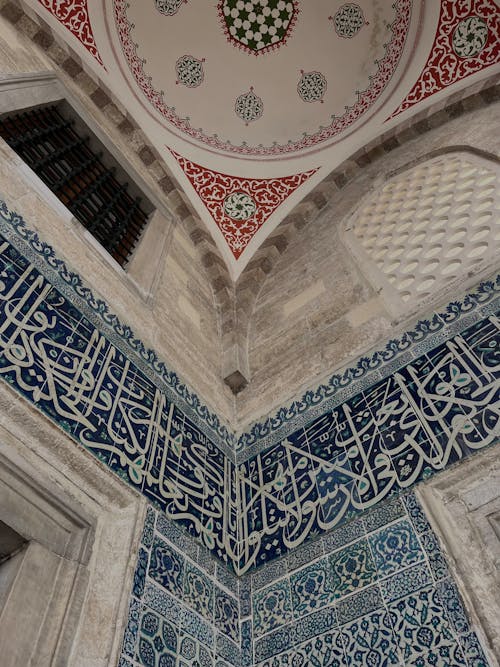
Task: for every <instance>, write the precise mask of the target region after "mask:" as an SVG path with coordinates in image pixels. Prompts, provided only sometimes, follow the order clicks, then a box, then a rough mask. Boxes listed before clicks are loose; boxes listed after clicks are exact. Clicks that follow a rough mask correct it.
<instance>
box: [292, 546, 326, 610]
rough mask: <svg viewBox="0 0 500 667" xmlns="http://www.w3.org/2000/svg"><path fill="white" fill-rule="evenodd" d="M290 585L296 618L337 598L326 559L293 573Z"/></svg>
mask: <svg viewBox="0 0 500 667" xmlns="http://www.w3.org/2000/svg"><path fill="white" fill-rule="evenodd" d="M290 586H291V591H292V605H293V614H294V616H295V617H296V618H299V617H300V616H304V615H305V614H308V613H309V612H311V611H314V610H316V609H319V608H320V607H324V606H325V605H330V604H332V602H333V601H334V599H335V589H334V582H333V579H332V576H331V570H330V568H329V566H328V562H327V561H326V560H325V559H323V560H321V561H319V562H318V563H315V564H314V565H309V566H308V567H305V568H302V569H301V570H299V571H298V572H296V573H295V574H292V576H291V577H290Z"/></svg>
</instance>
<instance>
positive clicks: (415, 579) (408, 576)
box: [380, 561, 432, 602]
mask: <svg viewBox="0 0 500 667" xmlns="http://www.w3.org/2000/svg"><path fill="white" fill-rule="evenodd" d="M431 583H432V577H431V573H430V570H429V566H428V565H427V563H426V562H425V561H424V562H423V563H418V564H417V565H413V566H412V567H408V568H406V570H402V571H401V572H396V573H395V574H392V575H391V576H389V577H386V578H385V579H383V580H382V581H381V582H380V590H381V591H382V595H383V596H384V600H385V601H386V602H394V600H398V599H399V598H403V597H405V596H406V595H409V594H410V593H415V592H416V591H418V590H420V589H421V588H424V587H425V586H428V585H429V584H431Z"/></svg>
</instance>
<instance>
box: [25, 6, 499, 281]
mask: <svg viewBox="0 0 500 667" xmlns="http://www.w3.org/2000/svg"><path fill="white" fill-rule="evenodd" d="M30 4H31V5H32V7H33V8H34V9H35V10H37V11H39V12H44V15H43V18H44V19H45V20H49V21H50V19H47V16H46V14H47V12H50V13H51V14H52V17H51V19H52V21H53V22H54V27H55V29H56V30H57V31H58V33H59V35H61V36H63V37H64V38H65V39H67V41H68V43H69V45H70V46H71V47H73V48H74V49H75V50H77V51H78V54H79V55H80V57H81V58H82V60H83V61H84V62H85V63H86V64H87V65H88V66H90V67H91V68H92V69H93V70H94V71H95V72H96V74H98V76H99V77H100V79H101V81H102V82H103V83H104V84H105V85H106V86H107V87H108V88H109V89H110V90H111V91H112V92H113V93H114V95H115V96H116V97H117V98H118V100H119V101H120V102H121V103H122V104H124V105H125V106H126V107H127V109H128V110H129V113H130V114H131V115H132V116H133V117H134V118H135V120H136V121H137V122H138V123H139V125H140V126H141V128H142V129H143V130H144V132H145V133H146V135H147V136H148V137H149V140H150V141H151V143H152V144H153V145H155V146H156V148H157V150H158V152H159V153H160V155H161V156H162V157H163V159H164V160H165V161H166V162H167V164H168V165H169V167H170V169H171V171H172V172H173V174H174V175H175V177H176V178H177V180H178V182H179V183H180V184H181V186H182V187H183V189H184V191H185V193H186V195H187V196H188V198H189V199H190V201H191V203H192V205H193V207H194V208H195V209H196V211H197V212H198V214H199V215H200V217H201V218H202V219H203V220H204V222H205V223H206V225H207V227H208V229H209V230H210V233H211V234H212V236H213V238H214V240H215V242H216V244H217V245H218V247H219V249H220V251H221V253H222V255H223V256H224V258H225V260H226V262H227V265H228V268H229V270H230V272H231V274H232V276H233V277H234V278H237V277H238V275H239V274H240V273H241V271H242V270H243V268H244V267H245V265H246V264H247V263H248V261H249V260H250V259H251V257H252V255H253V254H254V253H255V251H256V250H257V249H258V247H259V246H260V245H261V244H262V242H263V241H264V240H265V238H266V237H267V236H268V235H269V233H270V232H271V231H272V230H273V229H274V228H275V227H276V226H277V225H278V224H279V223H280V222H281V220H282V219H283V218H284V217H285V216H286V215H287V213H289V212H290V210H291V209H292V208H293V207H294V206H295V205H296V204H297V203H298V202H300V200H301V199H302V198H303V197H304V196H305V195H306V194H307V192H309V191H310V190H311V189H312V188H313V187H314V186H315V185H316V184H317V183H318V182H319V181H321V180H322V179H323V178H324V177H325V176H326V175H327V174H328V172H330V171H331V170H332V169H334V168H335V167H336V166H338V165H339V164H340V163H341V162H342V161H343V160H345V159H346V158H348V157H349V156H350V155H352V154H353V153H354V152H355V151H356V150H358V149H359V148H360V147H362V146H363V145H365V144H366V143H367V142H369V141H370V140H372V139H374V138H375V137H377V136H378V135H380V134H381V133H383V132H386V131H387V130H389V129H390V128H391V127H392V126H394V125H395V124H398V123H399V122H400V121H401V120H403V119H404V118H406V117H408V116H411V115H412V114H414V113H415V112H416V111H417V110H420V108H421V107H423V106H424V105H426V104H427V105H428V104H430V102H431V101H433V100H432V97H433V96H434V95H436V96H438V95H441V96H446V94H447V93H448V92H453V91H452V90H451V91H450V90H445V89H447V88H448V87H449V86H454V87H455V88H456V89H458V88H459V87H460V86H463V85H464V83H466V82H464V79H465V78H468V77H470V76H476V77H478V78H480V77H481V76H485V75H486V74H487V73H488V74H491V73H492V72H491V71H490V72H486V70H488V69H490V68H492V66H495V63H498V60H499V44H500V35H499V13H500V12H499V7H498V4H497V2H496V1H495V0H470V1H469V2H467V3H457V2H454V1H453V0H441V2H440V3H439V2H430V1H429V2H423V1H422V0H360V1H359V2H356V3H351V2H348V3H345V2H341V1H339V0H210V1H207V0H128V1H127V0H88V3H87V1H86V0H73V1H71V0H68V2H65V3H61V2H58V0H38V2H37V0H31V2H30ZM436 99H437V98H436Z"/></svg>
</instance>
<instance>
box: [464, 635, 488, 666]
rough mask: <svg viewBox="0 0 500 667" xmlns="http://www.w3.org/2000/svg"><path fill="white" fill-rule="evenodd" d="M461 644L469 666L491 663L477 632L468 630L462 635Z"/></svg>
mask: <svg viewBox="0 0 500 667" xmlns="http://www.w3.org/2000/svg"><path fill="white" fill-rule="evenodd" d="M460 644H461V646H462V650H463V653H464V656H465V659H466V660H467V666H468V667H489V664H490V663H489V662H488V660H487V658H486V656H485V654H484V650H483V647H482V646H481V643H480V641H479V639H478V637H477V634H476V633H475V632H468V633H467V634H465V635H463V636H461V637H460Z"/></svg>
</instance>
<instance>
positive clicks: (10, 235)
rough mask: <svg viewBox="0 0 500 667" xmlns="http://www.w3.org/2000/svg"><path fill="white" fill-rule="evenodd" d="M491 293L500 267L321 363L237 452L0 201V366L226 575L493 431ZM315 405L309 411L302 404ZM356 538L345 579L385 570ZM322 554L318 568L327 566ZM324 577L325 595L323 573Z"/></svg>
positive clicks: (212, 602) (353, 511)
mask: <svg viewBox="0 0 500 667" xmlns="http://www.w3.org/2000/svg"><path fill="white" fill-rule="evenodd" d="M499 294H500V276H499V277H498V278H497V280H496V282H485V283H482V284H481V285H480V286H479V288H478V289H477V290H476V291H475V292H473V293H472V294H470V295H468V296H467V297H466V298H465V299H463V301H462V302H455V303H452V304H450V305H449V306H448V308H447V309H446V311H445V312H443V313H441V314H434V315H433V316H432V317H431V319H430V320H423V321H421V322H419V323H418V324H417V325H416V327H415V328H414V330H413V331H411V332H408V333H407V334H405V335H404V336H403V337H401V339H400V340H398V341H390V342H389V343H388V345H387V346H386V348H385V350H384V351H382V352H378V353H375V354H374V355H373V357H372V358H371V359H361V360H360V361H359V362H358V364H357V366H356V367H355V368H354V369H349V370H348V371H346V372H345V373H344V375H343V376H342V377H339V376H333V377H332V378H331V381H330V383H329V386H328V388H325V387H324V386H322V387H320V388H318V391H317V394H319V395H322V394H324V396H323V398H325V400H324V401H322V400H319V399H318V398H317V395H313V394H311V393H310V392H309V393H308V394H306V395H305V396H304V398H303V400H302V403H300V402H297V403H294V405H293V406H291V407H290V408H286V409H285V408H283V410H282V411H281V412H280V415H278V416H277V417H276V419H275V420H274V421H273V423H272V424H269V423H267V422H266V423H264V424H261V425H258V427H253V428H252V429H251V430H250V431H249V432H248V433H246V434H244V435H243V436H242V440H241V442H244V443H246V445H248V446H247V447H246V449H245V448H244V450H243V451H245V452H246V454H247V455H248V456H247V458H246V459H243V460H239V462H238V464H237V465H236V464H235V460H236V457H235V451H234V449H233V450H231V449H228V443H231V442H233V443H234V442H235V437H234V434H228V433H227V432H225V431H224V429H223V428H222V427H221V425H220V422H219V420H218V418H217V417H216V415H211V414H210V413H208V411H207V410H206V409H203V408H202V404H201V402H200V401H199V399H198V398H197V397H194V396H193V395H192V394H189V392H187V390H186V388H185V387H184V386H183V385H182V383H180V381H179V380H178V378H177V376H175V374H174V373H172V372H170V371H168V369H166V368H165V366H164V365H163V364H162V363H161V362H160V361H158V358H157V357H156V355H155V353H154V352H152V351H148V350H146V349H145V348H144V346H143V345H142V343H140V341H138V340H137V339H136V338H135V336H134V335H133V332H132V331H131V330H130V328H129V327H127V326H125V325H122V324H121V323H120V322H119V321H118V320H117V318H116V316H114V315H112V314H111V313H110V312H109V309H108V306H107V305H106V304H105V303H104V302H102V301H99V300H98V299H96V298H95V297H94V296H93V295H92V293H91V291H90V290H89V289H88V288H87V287H85V286H84V285H83V284H82V281H81V279H80V278H79V277H78V276H77V275H75V274H73V273H71V272H70V271H69V270H68V269H67V267H66V266H65V264H64V262H62V261H61V260H60V259H58V258H57V257H56V256H55V255H54V252H53V250H52V249H51V248H50V247H49V246H47V245H45V244H43V243H42V242H41V241H40V240H39V239H38V237H37V236H36V234H35V233H33V232H30V231H29V230H27V228H26V227H25V225H24V223H23V221H22V220H21V219H20V218H19V217H18V216H16V214H15V213H12V212H10V211H9V210H8V209H7V208H6V207H5V206H3V207H0V377H1V378H3V380H4V381H6V382H8V383H9V384H10V385H11V386H12V387H13V388H14V389H15V390H16V391H18V392H19V393H20V394H22V395H23V396H24V397H25V398H26V399H27V400H28V401H30V402H31V403H32V404H34V405H35V406H36V407H37V408H38V409H40V410H41V411H43V412H44V413H45V414H46V415H47V416H48V417H49V418H51V419H52V420H53V421H54V422H55V423H57V424H58V425H59V426H60V427H61V428H62V429H64V430H65V431H66V432H67V433H68V435H70V437H72V438H73V439H74V440H76V441H77V442H78V443H80V444H81V445H83V446H84V447H86V448H87V449H88V451H90V452H91V453H92V454H93V455H94V456H96V457H97V458H98V459H99V460H100V461H101V462H102V463H104V464H105V465H107V466H108V467H109V468H110V470H112V471H113V472H114V473H115V474H117V475H118V476H120V477H121V478H122V479H123V480H125V481H126V482H127V483H128V484H129V485H131V486H132V487H134V488H135V489H136V490H138V491H139V492H140V493H142V494H143V495H144V496H145V497H146V498H147V499H148V500H149V501H150V502H151V503H152V504H153V505H154V506H155V507H157V508H158V509H160V510H161V511H162V513H163V514H164V516H166V517H169V518H170V519H173V520H174V521H175V522H176V523H177V525H179V526H180V527H182V528H183V529H184V531H185V532H186V533H187V534H189V535H191V536H194V537H196V538H197V539H198V541H199V543H200V544H202V545H204V546H206V547H207V548H208V549H209V550H210V551H211V552H212V553H214V554H215V555H216V556H217V557H218V558H219V560H220V561H222V562H223V563H227V564H228V565H229V566H230V567H232V568H233V569H234V570H235V571H236V572H237V573H238V574H244V573H245V572H249V571H250V570H252V569H254V568H256V567H258V566H262V565H264V564H267V563H269V562H270V561H272V560H274V559H276V558H278V557H280V556H281V555H284V554H290V555H291V554H292V553H294V552H295V550H296V549H297V547H300V546H301V545H304V544H306V543H307V542H308V541H309V540H311V539H313V538H316V537H317V536H319V535H321V534H323V533H325V532H328V531H331V530H332V529H333V528H338V527H340V526H341V525H342V524H345V523H347V522H349V521H350V520H351V519H353V518H354V517H356V516H358V515H360V514H361V513H363V512H365V511H366V510H368V509H371V508H373V507H375V506H377V505H379V504H380V503H382V502H384V501H385V500H386V499H389V498H392V497H393V496H395V495H398V494H400V493H402V492H404V491H406V490H407V489H408V488H410V487H412V486H413V485H414V484H416V483H418V482H419V481H421V480H422V479H425V478H427V477H429V476H430V475H433V474H434V473H436V472H439V471H440V470H443V469H445V468H446V467H447V466H449V465H451V464H453V463H456V462H458V461H460V460H463V459H465V458H466V457H468V456H469V455H471V454H472V453H473V452H475V451H477V450H479V449H482V448H485V447H487V446H489V445H491V444H493V443H495V442H497V441H498V440H499V437H500V433H499V414H500V391H499V374H500V322H499V319H498V312H499V310H500V297H499ZM402 353H404V354H402ZM398 355H399V356H398ZM384 357H385V359H386V362H387V365H386V366H385V367H383V365H382V362H381V360H383V359H384ZM396 362H397V364H396ZM398 364H399V365H398ZM373 370H375V371H376V373H375V374H374V373H372V371H373ZM383 373H385V374H386V375H387V377H383ZM334 390H335V391H334ZM337 390H338V391H337ZM340 390H341V391H340ZM332 395H335V401H336V402H335V403H334V404H332V403H331V400H333V399H332ZM326 399H327V400H326ZM314 403H316V404H317V406H318V407H317V409H318V410H319V413H318V414H317V416H314V414H313V412H314V411H312V412H311V411H310V410H309V409H306V408H302V407H301V406H302V405H306V407H307V406H309V407H310V405H311V404H314ZM190 406H191V407H190ZM297 410H299V411H300V410H302V411H303V415H302V417H301V419H302V422H301V424H300V425H298V424H297V423H296V421H294V419H295V415H296V412H297ZM290 415H291V417H290V419H289V416H290ZM292 417H293V419H292ZM285 427H286V429H287V430H285V431H283V429H285ZM280 429H281V431H280ZM282 431H283V435H282V434H281V432H282ZM273 433H274V435H273ZM257 434H260V435H261V437H260V439H259V438H257ZM271 435H272V438H271V441H270V440H269V438H270V436H271ZM277 436H279V437H277ZM275 437H277V439H275V440H273V438H275ZM240 454H241V452H240ZM240 458H241V457H240ZM346 530H349V529H348V528H347V527H346ZM401 531H402V532H401V534H400V535H399V537H398V539H399V538H401V539H404V535H405V533H404V530H403V527H402V528H401ZM163 532H164V531H163ZM158 533H159V534H161V535H163V533H162V530H161V529H159V530H158ZM406 535H407V539H408V540H410V541H409V542H408V544H407V545H406V546H407V550H408V556H407V558H412V557H413V556H412V554H413V551H412V543H411V533H410V534H406ZM163 537H165V535H163ZM330 539H332V540H334V539H336V538H335V537H333V536H330ZM371 539H372V542H370V544H369V547H370V556H369V555H368V551H367V549H365V550H364V551H363V549H361V547H360V549H361V551H360V552H359V553H358V554H357V555H356V556H354V555H352V558H356V559H358V563H359V564H361V563H364V566H365V567H366V568H367V569H366V571H365V572H364V574H363V577H361V579H357V578H356V579H355V580H353V581H352V582H351V583H350V586H351V588H352V591H354V590H356V588H358V587H361V586H362V585H364V584H363V582H364V578H368V579H369V577H370V569H369V568H373V567H375V568H377V569H378V568H380V567H382V563H384V565H383V567H385V568H386V572H387V574H388V575H389V574H391V573H392V572H395V571H396V569H397V567H398V566H399V564H398V563H394V562H392V561H390V560H386V561H384V558H385V555H384V553H383V551H381V550H380V548H381V547H380V548H379V546H380V545H379V543H377V542H373V540H375V537H373V538H371ZM152 546H153V556H152V561H151V578H152V579H154V580H155V581H156V582H157V583H158V584H160V585H162V586H164V587H165V588H166V589H167V590H169V591H170V592H171V593H172V594H175V595H178V594H180V591H181V590H182V591H184V589H185V586H186V582H185V578H184V577H185V576H186V573H185V572H184V571H182V572H181V571H179V572H178V573H177V575H176V576H174V573H173V572H170V573H169V574H168V576H167V575H166V574H165V572H164V568H163V562H164V560H165V558H167V555H166V554H167V552H168V549H167V547H166V546H164V542H163V538H162V537H161V536H160V535H158V536H157V537H155V542H154V543H153V545H152ZM144 558H145V556H144ZM168 559H169V561H170V560H174V558H173V556H168ZM411 564H412V563H411V562H406V565H408V566H409V565H411ZM335 567H337V568H338V570H339V572H340V571H341V570H342V563H341V562H339V563H337V564H336V566H335ZM335 567H334V568H333V570H332V573H331V576H332V577H335V576H339V577H342V575H341V574H338V572H337V575H335V574H334V572H336V570H335ZM360 567H361V565H360ZM434 567H435V568H438V567H439V564H438V563H437V562H436V563H435V565H434ZM325 577H326V575H325ZM324 583H325V587H326V588H325V590H324V592H323V594H324V595H325V596H327V597H328V595H330V594H331V591H330V588H329V587H331V585H332V584H331V581H330V577H328V578H325V582H324ZM295 584H296V586H295V588H294V590H293V591H292V589H291V588H290V590H288V589H287V591H284V592H283V593H282V595H280V598H279V604H280V605H281V607H280V609H281V612H280V614H281V617H282V616H283V615H285V616H286V617H288V616H290V617H297V615H300V613H302V611H303V610H304V609H306V608H307V604H308V603H306V602H304V601H302V602H301V601H300V591H299V588H300V585H299V583H298V582H295ZM137 591H138V592H139V588H138V589H137ZM334 597H335V596H334ZM198 602H199V605H200V607H199V608H198V612H199V613H200V614H201V615H202V616H203V615H204V614H206V613H212V611H211V610H212V608H213V613H214V614H219V615H224V614H226V613H229V611H230V610H229V606H228V605H229V603H228V602H227V600H226V599H225V598H224V597H223V596H222V597H221V596H219V597H217V595H216V594H215V592H214V593H213V595H212V594H211V591H210V587H208V588H207V589H206V590H205V592H204V593H203V595H201V596H200V597H199V599H198ZM263 604H265V603H264V602H263ZM304 604H305V605H306V606H305V607H303V605H304ZM269 623H270V624H271V625H272V624H273V623H275V621H272V620H269ZM276 623H278V621H277V620H276Z"/></svg>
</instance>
